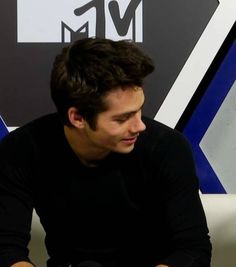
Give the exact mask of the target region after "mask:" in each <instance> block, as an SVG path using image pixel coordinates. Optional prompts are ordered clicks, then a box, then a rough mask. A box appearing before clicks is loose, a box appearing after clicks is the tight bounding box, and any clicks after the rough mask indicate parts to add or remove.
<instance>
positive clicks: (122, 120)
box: [116, 118, 127, 123]
mask: <svg viewBox="0 0 236 267" xmlns="http://www.w3.org/2000/svg"><path fill="white" fill-rule="evenodd" d="M126 120H127V118H125V119H116V122H118V123H123V122H125V121H126Z"/></svg>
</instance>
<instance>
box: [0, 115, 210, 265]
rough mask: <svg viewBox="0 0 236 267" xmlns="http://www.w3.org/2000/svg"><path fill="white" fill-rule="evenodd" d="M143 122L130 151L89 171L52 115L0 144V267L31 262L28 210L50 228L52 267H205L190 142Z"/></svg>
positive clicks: (205, 245)
mask: <svg viewBox="0 0 236 267" xmlns="http://www.w3.org/2000/svg"><path fill="white" fill-rule="evenodd" d="M144 123H145V124H146V126H147V129H146V130H145V131H144V132H143V133H141V134H140V136H139V139H138V141H137V143H136V145H135V148H134V150H133V151H132V152H131V153H129V154H117V153H110V155H109V156H107V157H106V158H105V159H104V160H102V161H101V162H98V165H97V167H93V168H89V167H85V166H84V165H82V164H81V162H80V161H79V159H78V158H77V157H76V156H75V154H74V153H73V151H72V150H71V149H70V146H69V145H68V143H67V141H66V139H65V136H64V132H63V125H62V124H61V123H60V120H59V118H58V116H57V114H51V115H48V116H45V117H42V118H39V119H37V120H35V121H33V122H31V123H29V124H27V125H25V126H23V127H21V128H18V129H17V130H15V131H13V132H11V133H10V134H9V135H7V136H6V137H5V138H4V140H3V141H2V142H1V146H0V267H9V266H10V265H11V264H13V263H15V262H17V261H22V260H24V261H29V259H28V250H27V244H28V242H29V239H30V227H31V218H32V209H33V208H35V209H36V212H37V213H38V215H39V217H40V220H41V223H42V225H43V227H44V229H45V231H46V240H45V243H46V247H47V251H48V254H49V256H50V260H49V261H48V264H49V265H50V266H56V264H59V263H60V264H62V263H66V262H72V263H73V262H80V261H83V260H94V261H97V262H100V263H104V264H108V265H107V266H117V267H124V266H127V267H128V266H129V267H130V266H135V267H138V266H140V267H154V266H156V265H157V264H158V263H162V264H167V265H170V266H173V267H209V266H210V257H211V244H210V241H209V236H208V229H207V225H206V220H205V215H204V211H203V208H202V205H201V202H200V199H199V191H198V190H199V188H198V180H197V177H196V174H195V167H194V162H193V158H192V154H191V149H190V147H189V144H188V142H187V141H186V140H185V138H184V137H183V136H182V135H181V134H180V133H178V132H177V131H175V130H173V129H170V128H168V127H167V126H164V125H163V124H161V123H158V122H156V121H154V120H150V119H147V118H144ZM39 253H40V252H39ZM109 263H110V265H109ZM112 264H113V265H112Z"/></svg>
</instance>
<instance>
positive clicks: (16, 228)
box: [0, 137, 33, 267]
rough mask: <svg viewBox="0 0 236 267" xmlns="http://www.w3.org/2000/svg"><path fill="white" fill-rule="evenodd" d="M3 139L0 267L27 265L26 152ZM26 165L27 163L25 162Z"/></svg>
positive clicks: (28, 199) (28, 196) (29, 214)
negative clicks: (21, 263) (24, 262)
mask: <svg viewBox="0 0 236 267" xmlns="http://www.w3.org/2000/svg"><path fill="white" fill-rule="evenodd" d="M21 145H23V144H21ZM21 145H20V146H19V145H17V144H16V143H15V140H13V139H12V138H10V137H7V138H6V140H4V142H2V143H1V144H0V266H1V267H9V266H11V265H12V264H14V263H16V262H19V261H27V262H30V260H29V258H28V252H29V251H28V248H27V245H28V242H29V240H30V229H31V219H32V210H33V201H32V198H31V193H30V190H29V187H28V185H27V182H26V177H27V176H28V175H29V167H27V159H26V158H25V155H26V154H27V152H26V151H25V150H23V149H21ZM28 163H29V162H28Z"/></svg>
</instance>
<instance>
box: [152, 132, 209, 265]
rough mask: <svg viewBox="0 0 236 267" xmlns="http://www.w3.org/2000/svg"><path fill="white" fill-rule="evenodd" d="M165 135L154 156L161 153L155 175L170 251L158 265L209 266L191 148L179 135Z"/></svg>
mask: <svg viewBox="0 0 236 267" xmlns="http://www.w3.org/2000/svg"><path fill="white" fill-rule="evenodd" d="M167 135H168V137H167V136H166V137H165V138H163V142H162V143H161V144H160V145H159V146H157V147H158V148H157V149H158V150H159V151H156V152H155V155H157V154H158V155H162V156H161V158H159V160H158V162H159V168H158V172H159V173H158V174H157V173H156V175H158V176H159V177H161V180H162V182H161V183H162V188H163V189H162V193H161V194H162V201H163V205H164V209H163V210H164V211H165V220H166V222H167V227H168V231H169V233H170V248H171V249H170V251H171V253H170V254H169V255H168V256H167V257H166V258H164V259H162V261H161V262H160V263H159V264H166V265H168V266H171V267H209V266H210V259H211V243H210V239H209V235H208V227H207V223H206V218H205V214H204V210H203V207H202V203H201V200H200V197H199V185H198V179H197V176H196V172H195V164H194V159H193V155H192V151H191V147H190V145H189V143H188V142H187V140H186V139H185V137H183V136H182V134H180V133H178V132H176V131H173V133H171V134H167ZM154 158H155V157H154ZM156 164H157V163H155V165H154V166H157V165H156Z"/></svg>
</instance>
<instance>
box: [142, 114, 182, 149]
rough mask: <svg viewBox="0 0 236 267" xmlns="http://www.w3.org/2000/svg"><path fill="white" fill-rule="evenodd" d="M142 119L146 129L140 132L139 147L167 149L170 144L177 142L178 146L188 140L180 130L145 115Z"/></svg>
mask: <svg viewBox="0 0 236 267" xmlns="http://www.w3.org/2000/svg"><path fill="white" fill-rule="evenodd" d="M142 120H143V122H144V123H145V125H146V130H145V131H144V132H142V133H141V134H140V137H139V142H138V146H137V149H142V150H147V151H153V150H154V148H156V147H159V148H164V149H167V148H168V147H169V145H170V144H175V143H176V144H177V146H178V145H181V143H182V142H186V138H185V137H184V135H183V134H182V133H181V132H179V131H178V130H176V129H174V128H171V127H169V126H167V125H165V124H163V123H161V122H158V121H156V120H154V119H151V118H147V117H143V118H142Z"/></svg>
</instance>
